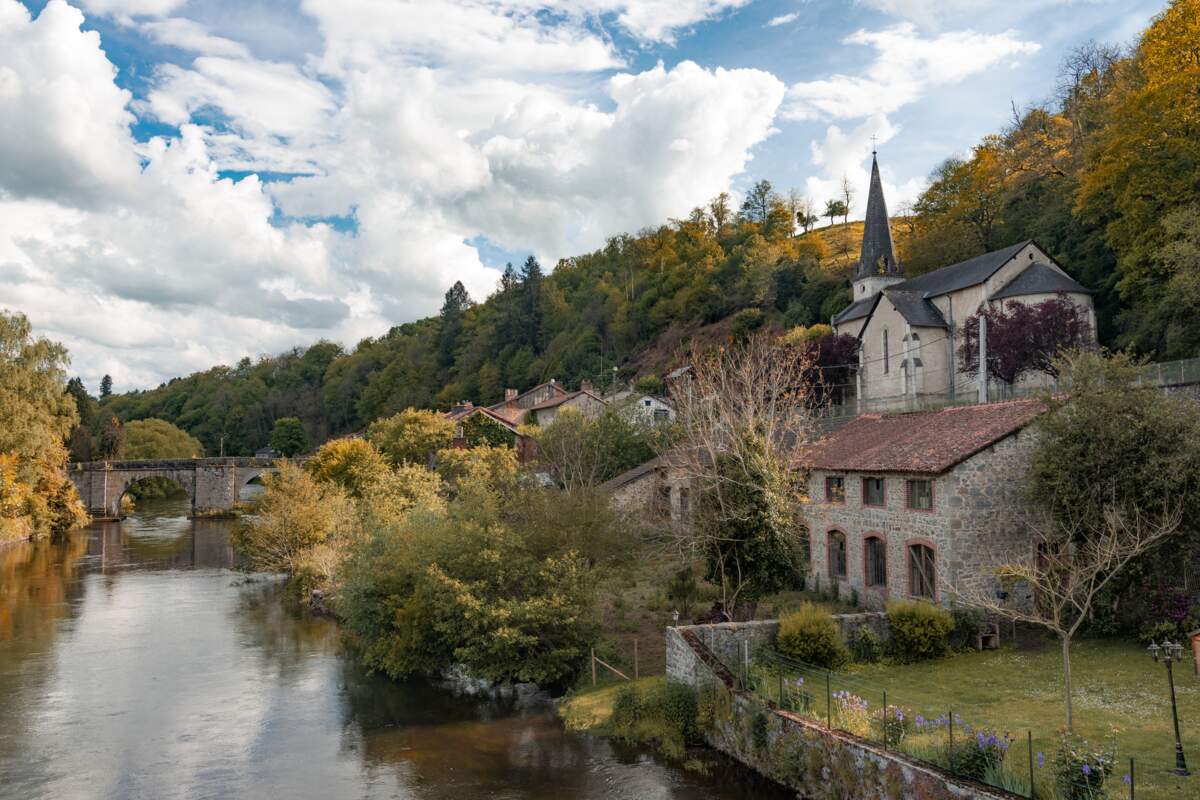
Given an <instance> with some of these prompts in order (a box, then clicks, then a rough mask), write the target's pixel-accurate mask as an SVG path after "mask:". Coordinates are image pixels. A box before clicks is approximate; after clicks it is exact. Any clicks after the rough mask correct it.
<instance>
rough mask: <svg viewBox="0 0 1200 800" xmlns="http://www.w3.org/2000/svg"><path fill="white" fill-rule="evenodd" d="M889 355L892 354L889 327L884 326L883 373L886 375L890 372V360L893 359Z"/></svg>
mask: <svg viewBox="0 0 1200 800" xmlns="http://www.w3.org/2000/svg"><path fill="white" fill-rule="evenodd" d="M889 355H890V353H889V352H888V334H887V328H884V329H883V374H884V375H887V374H888V361H890V360H891V359H890V358H889Z"/></svg>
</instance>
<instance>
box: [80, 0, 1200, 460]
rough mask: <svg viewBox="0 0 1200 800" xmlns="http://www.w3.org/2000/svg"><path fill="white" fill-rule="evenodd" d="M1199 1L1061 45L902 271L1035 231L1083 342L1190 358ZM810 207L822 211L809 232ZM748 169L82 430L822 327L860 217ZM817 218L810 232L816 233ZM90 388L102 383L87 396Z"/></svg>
mask: <svg viewBox="0 0 1200 800" xmlns="http://www.w3.org/2000/svg"><path fill="white" fill-rule="evenodd" d="M1197 42H1200V4H1198V3H1196V2H1191V1H1184V2H1174V3H1172V4H1171V5H1170V6H1169V7H1168V8H1167V9H1166V10H1164V11H1163V13H1162V14H1161V15H1159V16H1158V17H1157V18H1156V19H1155V20H1154V21H1153V22H1152V24H1151V25H1150V27H1149V28H1147V30H1146V31H1144V32H1143V34H1142V35H1141V36H1140V37H1139V38H1138V40H1137V41H1136V42H1133V43H1131V44H1129V45H1110V44H1103V43H1096V42H1089V43H1087V44H1084V45H1082V46H1080V47H1078V48H1076V49H1075V50H1073V51H1071V52H1069V53H1066V54H1064V58H1063V60H1062V66H1061V69H1060V71H1059V75H1058V80H1057V83H1056V85H1055V86H1047V87H1044V91H1045V93H1046V96H1047V99H1046V100H1045V101H1044V102H1040V103H1037V104H1033V105H1030V106H1028V107H1025V108H1018V107H1015V106H1014V108H1013V110H1012V118H1011V121H1010V122H1009V124H1008V125H1007V126H1006V127H1005V128H1004V129H1003V130H1001V131H998V132H996V133H995V134H992V135H989V136H987V137H985V138H984V139H983V140H982V141H981V142H979V143H978V144H977V145H976V146H975V147H973V148H972V149H971V150H970V152H968V153H964V154H960V155H955V156H951V157H949V158H947V159H946V160H945V161H944V162H942V163H941V164H940V165H938V167H937V168H936V169H935V170H934V171H933V173H932V174H931V176H930V180H929V184H928V186H927V188H926V189H925V190H924V191H923V192H922V194H921V195H920V197H919V198H918V199H917V201H916V202H915V203H913V204H912V206H911V208H905V209H903V210H902V213H901V214H900V215H899V216H897V217H894V218H893V221H892V225H893V232H894V235H895V237H896V240H897V248H898V250H899V256H900V259H901V261H902V262H903V263H904V265H905V268H906V270H907V272H908V274H909V275H916V274H920V273H922V272H925V271H929V270H932V269H935V268H937V267H941V266H945V265H947V264H951V263H955V262H957V261H960V260H962V259H965V258H969V257H971V256H974V255H978V254H980V253H984V252H987V251H989V250H994V249H997V248H1001V247H1004V246H1007V245H1009V244H1013V243H1015V242H1018V241H1022V240H1025V239H1035V240H1037V241H1038V242H1039V243H1040V244H1041V245H1042V246H1043V247H1044V248H1045V249H1046V250H1047V251H1048V252H1049V253H1050V254H1051V255H1052V256H1053V257H1054V258H1055V259H1056V260H1057V261H1058V262H1059V263H1060V264H1062V265H1063V267H1064V268H1065V269H1066V270H1067V271H1068V272H1070V273H1071V274H1072V276H1073V277H1075V278H1076V279H1077V280H1079V281H1080V282H1081V283H1083V284H1084V285H1086V286H1088V287H1089V288H1091V289H1092V290H1094V291H1095V293H1096V294H1095V302H1096V311H1097V321H1098V325H1099V335H1100V340H1101V344H1103V345H1104V346H1106V347H1108V348H1110V349H1120V350H1125V351H1128V352H1129V353H1131V354H1133V355H1135V356H1138V357H1144V358H1149V359H1153V360H1168V359H1177V358H1187V357H1193V356H1196V355H1197V354H1198V350H1200V315H1198V314H1196V309H1197V308H1200V91H1198V89H1197V87H1200V46H1198V45H1197ZM814 200H815V201H819V202H820V203H822V204H825V205H826V209H827V216H828V218H829V224H828V225H826V226H820V225H819V224H818V223H819V222H820V220H818V219H817V218H816V217H815V215H814V214H813V208H815V207H816V205H815V203H814ZM826 200H827V199H826V198H807V199H806V198H801V197H798V196H797V195H796V194H795V193H791V194H790V195H786V196H785V195H784V194H781V193H778V192H776V191H775V190H774V189H773V187H772V186H771V184H770V182H769V181H766V180H763V181H759V182H758V183H757V184H755V185H754V187H753V188H752V189H751V191H750V192H748V194H747V196H746V197H745V199H744V201H743V202H741V203H740V204H739V203H736V202H735V201H734V199H733V198H731V197H730V196H729V195H727V194H721V195H720V196H718V197H716V198H714V199H713V200H711V201H710V202H708V203H707V204H706V205H704V206H701V207H697V208H695V209H694V210H693V211H692V212H691V213H690V214H688V215H687V216H686V217H684V218H680V219H671V220H668V221H666V222H664V223H663V224H661V225H658V226H657V227H653V228H648V229H644V230H642V231H639V232H637V233H633V234H621V235H617V236H614V237H612V238H611V239H609V240H608V241H607V243H606V244H605V246H604V247H602V248H601V249H598V250H596V251H595V252H592V253H586V254H583V255H579V256H575V257H573V258H567V259H563V260H561V261H560V262H559V263H558V264H557V265H556V266H555V268H554V269H553V270H552V271H549V272H547V271H546V270H545V269H544V268H543V266H542V265H541V264H539V263H538V262H537V261H536V260H535V259H534V258H532V257H531V258H530V259H529V260H527V261H526V262H525V263H524V264H522V265H520V266H517V267H514V266H513V265H509V266H508V268H507V269H506V270H505V271H504V272H503V274H502V275H501V277H500V279H499V282H498V285H497V288H496V290H495V292H493V293H492V294H491V295H490V296H489V297H487V298H471V297H469V296H468V295H467V292H466V291H465V290H464V289H463V287H462V285H461V284H457V283H456V284H455V285H454V286H452V287H449V288H448V290H447V292H446V295H445V302H444V304H443V306H442V309H441V311H440V313H439V314H438V315H437V316H433V317H429V318H426V319H421V320H418V321H415V322H408V323H404V324H402V325H398V326H396V327H393V328H392V329H391V330H389V331H387V332H386V333H385V334H383V335H381V336H379V337H377V338H368V339H364V340H363V341H361V342H359V343H358V344H357V345H356V346H354V347H353V348H352V349H349V350H346V349H344V348H343V347H341V346H340V345H338V344H334V343H330V342H324V341H322V342H318V343H316V344H313V345H311V346H309V347H307V348H296V349H294V350H291V351H289V352H286V353H283V354H279V355H274V356H269V357H263V358H260V359H259V360H257V361H252V360H251V359H248V358H247V359H243V360H242V361H240V362H238V363H237V364H235V365H234V366H216V367H213V368H211V369H209V370H207V371H205V372H200V373H196V374H193V375H189V376H187V377H181V378H175V379H173V380H171V381H170V382H168V383H166V384H164V385H162V386H160V387H158V388H156V389H152V390H148V391H135V392H129V393H124V394H111V393H109V394H107V395H106V396H104V397H102V398H101V399H100V404H99V408H98V413H96V414H94V415H93V419H92V423H91V424H92V426H93V433H94V435H95V436H96V437H99V436H101V434H102V428H103V426H104V425H105V424H106V422H108V421H111V419H112V417H114V416H116V417H118V418H119V419H121V420H124V421H128V420H136V419H145V418H149V417H157V418H161V419H165V420H168V421H170V422H172V423H174V424H176V425H178V426H179V427H180V428H182V429H184V430H186V431H187V432H188V433H190V434H191V435H192V436H194V437H196V438H197V439H199V440H200V442H201V443H202V445H203V446H204V449H205V451H206V452H207V453H209V454H218V453H220V452H224V453H226V454H230V455H243V454H249V453H252V452H253V451H254V450H256V449H257V448H259V447H262V446H264V445H265V444H267V442H268V440H269V437H270V433H271V430H272V428H273V425H274V421H275V420H276V419H279V418H281V417H296V418H298V419H300V420H301V421H302V423H303V425H304V426H305V428H306V430H307V433H308V435H309V437H310V439H311V440H312V441H314V442H320V441H323V440H324V439H326V438H328V437H330V436H333V435H338V434H343V433H347V432H352V431H360V430H362V429H364V428H365V427H366V426H367V425H368V424H370V422H372V421H373V420H375V419H378V418H380V417H384V416H388V415H391V414H394V413H396V412H398V411H400V410H401V409H404V408H407V407H410V406H411V407H418V408H421V407H424V408H446V407H448V406H450V405H452V404H454V403H456V402H459V401H462V400H471V401H473V402H475V403H477V404H479V403H490V402H495V401H497V400H499V399H501V398H502V397H503V392H504V389H505V388H506V387H514V388H520V389H524V388H528V387H530V386H532V385H534V384H536V383H539V382H541V381H543V380H548V379H550V378H557V379H558V380H559V381H562V382H564V383H565V384H567V385H568V386H573V385H577V384H578V382H579V381H580V380H581V379H583V378H588V379H590V380H591V381H592V382H593V383H594V384H597V385H598V386H600V387H604V388H607V387H608V386H609V385H611V384H613V383H615V382H617V381H622V382H624V381H628V380H630V379H633V378H635V377H641V378H649V379H650V383H651V384H653V382H654V379H655V378H656V377H658V376H661V375H662V374H663V373H664V372H665V371H666V370H668V369H670V368H672V367H673V366H677V364H676V363H675V359H676V354H677V352H679V350H680V347H681V345H682V344H683V343H685V342H688V341H693V340H696V339H699V340H701V341H713V342H718V341H724V340H728V339H730V338H738V337H741V336H745V335H746V334H748V333H749V332H751V331H754V330H756V329H760V328H765V329H768V330H778V331H780V332H783V331H786V330H790V329H793V328H796V327H801V326H803V327H810V326H813V325H815V324H820V323H823V322H827V321H828V320H829V318H830V316H831V315H832V314H834V313H836V312H837V311H838V310H839V309H840V308H841V307H842V306H843V305H845V304H846V303H847V302H848V300H849V287H848V278H849V276H850V273H851V270H852V267H853V264H854V261H855V258H856V257H857V251H858V241H857V238H856V236H857V235H860V231H861V223H854V222H849V223H845V222H843V223H842V224H834V220H835V218H836V216H843V217H845V216H847V215H848V214H849V213H852V212H853V211H856V210H857V211H861V209H853V208H850V209H846V208H840V207H839V208H836V210H835V211H833V212H830V211H829V208H830V207H835V206H836V204H837V203H839V202H842V201H841V199H839V198H834V199H832V200H829V202H828V203H827V202H826ZM814 226H816V227H814ZM102 394H104V393H103V392H102Z"/></svg>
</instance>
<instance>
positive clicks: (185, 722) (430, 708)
mask: <svg viewBox="0 0 1200 800" xmlns="http://www.w3.org/2000/svg"><path fill="white" fill-rule="evenodd" d="M186 506H187V504H186V501H184V502H182V503H181V502H174V503H172V502H169V501H168V502H147V503H144V507H143V508H142V509H141V510H140V511H139V513H138V514H137V515H135V516H134V517H132V518H130V519H128V520H125V521H124V522H121V523H110V524H104V525H96V526H93V527H92V528H90V529H89V530H87V531H85V532H79V533H76V534H74V535H72V536H70V537H68V538H67V539H66V540H65V541H63V542H59V543H49V542H41V543H37V544H22V545H18V546H15V547H10V548H6V549H3V550H0V798H5V799H6V800H7V798H22V799H23V800H24V798H56V799H57V798H138V797H146V798H171V797H180V798H183V797H187V798H203V797H221V798H225V797H251V798H257V797H288V798H308V797H313V798H333V797H339V798H340V797H363V798H375V797H380V798H384V797H387V798H428V799H429V800H441V799H442V798H446V799H449V798H453V800H474V799H475V798H502V799H503V798H522V799H526V798H527V799H529V800H540V799H541V798H563V797H572V798H622V797H627V798H685V797H686V798H720V799H721V800H726V799H728V800H734V799H735V798H749V797H762V798H770V797H777V796H783V795H780V794H776V793H774V792H771V791H770V790H769V789H768V788H767V787H763V786H761V785H757V786H755V785H752V781H750V779H749V778H748V777H747V776H746V774H745V773H743V772H740V771H739V772H736V773H732V776H733V779H732V780H731V779H730V776H725V775H714V776H712V777H703V776H696V775H694V774H691V773H687V772H683V771H681V770H678V769H675V768H673V767H670V766H668V765H664V764H660V763H658V762H656V761H654V760H653V759H651V758H649V757H648V756H647V755H646V754H644V753H641V752H638V751H623V750H618V749H614V748H612V747H611V746H610V745H609V743H607V742H605V741H603V740H599V739H593V738H589V737H585V736H577V735H572V734H568V733H566V732H564V731H563V730H562V728H561V726H560V725H559V724H558V723H557V721H556V720H555V718H554V716H553V714H552V713H551V712H550V711H549V709H547V708H546V707H545V706H542V705H535V706H530V707H523V706H519V705H514V704H512V703H504V702H476V701H469V700H463V699H459V698H455V697H453V696H451V695H449V694H447V693H445V692H442V691H439V690H437V689H434V688H431V687H428V686H423V685H418V684H406V685H398V684H395V683H393V682H390V681H387V680H385V679H383V678H380V677H378V676H370V675H367V674H365V673H364V672H363V670H361V669H360V668H359V667H358V666H357V664H356V662H355V661H354V659H353V658H351V657H348V656H347V655H346V654H345V653H344V652H343V651H342V648H341V644H340V639H339V635H338V631H337V629H336V626H335V625H333V624H332V623H331V622H329V621H328V620H323V619H313V618H310V617H306V616H301V615H297V614H295V613H293V612H292V611H290V610H289V607H288V606H287V605H286V604H285V603H283V602H282V600H281V595H282V590H281V587H280V584H279V583H278V582H277V581H275V580H273V579H270V578H264V577H261V576H246V575H243V574H241V573H238V572H235V571H231V570H230V569H229V567H230V566H231V565H232V564H233V554H232V552H231V551H230V549H229V547H228V543H227V534H228V531H229V527H230V523H229V522H226V521H189V520H187V519H186V517H185V514H186V511H187V507H186Z"/></svg>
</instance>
